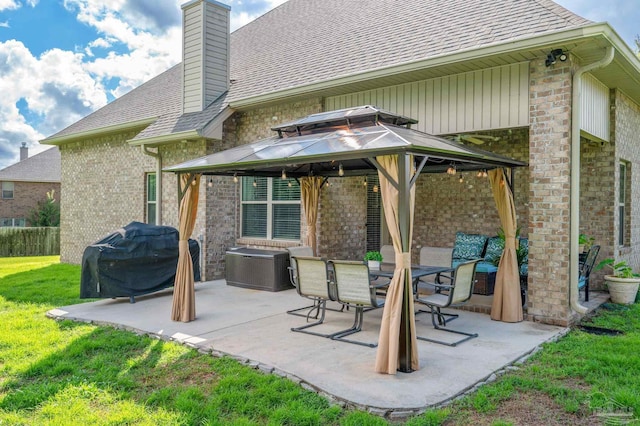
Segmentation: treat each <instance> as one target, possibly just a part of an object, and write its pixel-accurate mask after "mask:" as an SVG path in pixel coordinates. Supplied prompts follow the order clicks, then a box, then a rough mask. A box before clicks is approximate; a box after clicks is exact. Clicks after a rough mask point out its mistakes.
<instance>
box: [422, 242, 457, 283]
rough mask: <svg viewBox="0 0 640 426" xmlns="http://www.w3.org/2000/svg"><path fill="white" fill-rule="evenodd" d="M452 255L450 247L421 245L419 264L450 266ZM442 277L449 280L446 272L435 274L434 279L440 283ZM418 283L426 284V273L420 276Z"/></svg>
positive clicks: (427, 281)
mask: <svg viewBox="0 0 640 426" xmlns="http://www.w3.org/2000/svg"><path fill="white" fill-rule="evenodd" d="M452 256H453V249H452V248H447V247H430V246H423V247H421V248H420V265H428V266H451V260H452ZM443 278H446V279H447V280H449V282H451V276H450V275H447V274H438V275H436V278H435V281H436V282H437V283H441V282H442V279H443ZM420 283H422V284H427V285H428V284H429V280H428V275H427V276H424V277H421V278H420Z"/></svg>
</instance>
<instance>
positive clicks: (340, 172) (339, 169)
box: [338, 163, 344, 176]
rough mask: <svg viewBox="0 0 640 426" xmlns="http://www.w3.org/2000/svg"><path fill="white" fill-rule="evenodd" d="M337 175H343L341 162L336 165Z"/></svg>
mask: <svg viewBox="0 0 640 426" xmlns="http://www.w3.org/2000/svg"><path fill="white" fill-rule="evenodd" d="M338 176H344V169H343V168H342V163H340V166H338Z"/></svg>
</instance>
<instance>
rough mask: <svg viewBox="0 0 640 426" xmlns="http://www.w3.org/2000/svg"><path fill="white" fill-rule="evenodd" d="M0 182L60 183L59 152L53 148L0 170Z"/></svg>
mask: <svg viewBox="0 0 640 426" xmlns="http://www.w3.org/2000/svg"><path fill="white" fill-rule="evenodd" d="M0 181H14V182H18V181H19V182H60V151H59V150H58V147H53V148H50V149H47V150H46V151H42V152H41V153H39V154H36V155H33V156H31V157H29V158H26V159H24V160H22V161H20V162H18V163H15V164H12V165H11V166H8V167H5V168H4V169H2V170H0Z"/></svg>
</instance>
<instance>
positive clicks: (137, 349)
mask: <svg viewBox="0 0 640 426" xmlns="http://www.w3.org/2000/svg"><path fill="white" fill-rule="evenodd" d="M79 276H80V268H79V267H78V266H73V265H65V264H60V263H59V259H58V258H57V257H39V258H0V424H12V425H13V424H15V425H23V424H24V425H35V424H38V425H86V424H92V425H113V424H126V425H223V424H233V425H250V424H251V425H253V424H274V425H281V424H283V425H286V424H289V425H324V424H336V425H337V424H354V425H355V424H358V425H361V424H372V425H374V424H381V423H380V422H381V419H379V418H377V417H375V416H373V415H370V414H368V413H363V412H352V411H346V410H343V409H341V408H340V407H338V406H331V405H330V404H329V403H328V401H327V400H326V399H324V398H322V397H320V396H318V395H317V394H315V393H313V392H309V391H306V390H304V389H302V387H300V386H299V385H297V384H295V383H293V382H291V381H289V380H286V379H283V378H281V377H277V376H275V375H271V374H263V373H261V372H259V371H258V370H255V369H252V368H249V367H246V366H243V365H240V364H239V363H238V362H236V361H234V360H231V359H228V358H214V357H212V356H208V355H203V354H200V353H198V352H197V351H195V350H193V349H190V348H186V347H184V346H182V345H179V344H176V343H173V342H164V341H160V340H156V339H151V338H149V337H142V336H138V335H136V334H134V333H130V332H126V331H121V330H115V329H113V328H110V327H97V326H92V325H88V324H81V323H74V322H71V321H53V320H51V319H48V318H46V317H45V313H46V311H47V310H49V309H52V308H54V307H59V306H64V305H70V304H74V303H80V302H83V300H80V299H79V298H78V293H79ZM382 423H384V422H382Z"/></svg>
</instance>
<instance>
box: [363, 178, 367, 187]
mask: <svg viewBox="0 0 640 426" xmlns="http://www.w3.org/2000/svg"><path fill="white" fill-rule="evenodd" d="M362 185H364V186H367V178H366V176H365V178H364V181H363V182H362Z"/></svg>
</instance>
